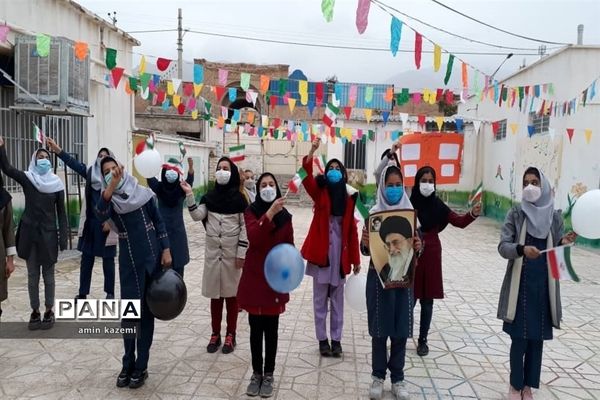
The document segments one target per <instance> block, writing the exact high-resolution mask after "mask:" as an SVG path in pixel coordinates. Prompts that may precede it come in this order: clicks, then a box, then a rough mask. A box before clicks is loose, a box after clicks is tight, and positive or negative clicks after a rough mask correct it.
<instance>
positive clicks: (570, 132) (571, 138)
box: [567, 128, 575, 143]
mask: <svg viewBox="0 0 600 400" xmlns="http://www.w3.org/2000/svg"><path fill="white" fill-rule="evenodd" d="M573 133H575V129H573V128H567V135H568V136H569V143H573Z"/></svg>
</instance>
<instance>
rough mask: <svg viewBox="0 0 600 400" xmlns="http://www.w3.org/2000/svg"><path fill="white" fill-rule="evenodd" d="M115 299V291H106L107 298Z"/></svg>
mask: <svg viewBox="0 0 600 400" xmlns="http://www.w3.org/2000/svg"><path fill="white" fill-rule="evenodd" d="M114 299H115V295H114V293H106V300H114Z"/></svg>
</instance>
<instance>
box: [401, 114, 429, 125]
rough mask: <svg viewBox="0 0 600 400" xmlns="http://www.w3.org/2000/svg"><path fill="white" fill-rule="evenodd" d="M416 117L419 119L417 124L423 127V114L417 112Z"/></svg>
mask: <svg viewBox="0 0 600 400" xmlns="http://www.w3.org/2000/svg"><path fill="white" fill-rule="evenodd" d="M417 118H418V121H419V125H420V126H423V127H424V126H425V115H423V114H419V116H418V117H417ZM402 128H404V126H403V127H402Z"/></svg>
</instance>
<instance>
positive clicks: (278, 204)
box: [267, 197, 285, 220]
mask: <svg viewBox="0 0 600 400" xmlns="http://www.w3.org/2000/svg"><path fill="white" fill-rule="evenodd" d="M284 205H285V197H280V198H278V199H276V200H275V201H274V202H273V204H271V207H270V208H269V209H268V210H267V218H269V219H270V220H272V219H273V217H275V216H276V215H277V213H278V212H279V211H281V210H283V206H284Z"/></svg>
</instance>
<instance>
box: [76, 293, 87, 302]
mask: <svg viewBox="0 0 600 400" xmlns="http://www.w3.org/2000/svg"><path fill="white" fill-rule="evenodd" d="M86 299H87V295H86V294H78V295H77V296H75V301H77V300H86Z"/></svg>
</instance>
